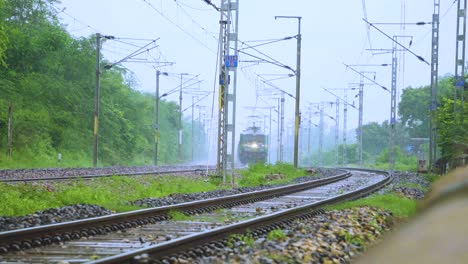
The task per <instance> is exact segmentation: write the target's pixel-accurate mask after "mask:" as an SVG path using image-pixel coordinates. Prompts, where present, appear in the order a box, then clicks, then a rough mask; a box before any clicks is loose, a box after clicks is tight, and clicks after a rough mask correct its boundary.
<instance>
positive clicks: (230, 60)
mask: <svg viewBox="0 0 468 264" xmlns="http://www.w3.org/2000/svg"><path fill="white" fill-rule="evenodd" d="M238 62H239V56H237V55H226V56H224V64H225V65H226V67H232V68H236V67H237V65H238Z"/></svg>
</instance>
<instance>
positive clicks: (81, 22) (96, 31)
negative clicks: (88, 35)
mask: <svg viewBox="0 0 468 264" xmlns="http://www.w3.org/2000/svg"><path fill="white" fill-rule="evenodd" d="M52 6H53V7H54V8H55V12H57V15H58V14H60V13H63V14H65V15H67V16H68V17H70V18H72V19H73V20H75V21H77V22H78V23H80V24H82V25H83V26H86V27H87V28H89V29H91V30H93V31H94V32H95V33H99V32H101V31H100V30H99V29H97V28H95V27H92V26H90V25H89V24H87V23H85V22H83V21H81V20H79V19H77V18H76V17H74V16H72V15H70V14H69V13H67V12H65V9H66V7H64V8H63V9H62V10H60V11H59V8H58V7H57V6H55V5H54V4H52ZM81 30H82V29H81Z"/></svg>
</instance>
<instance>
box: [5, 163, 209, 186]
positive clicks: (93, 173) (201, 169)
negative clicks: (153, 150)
mask: <svg viewBox="0 0 468 264" xmlns="http://www.w3.org/2000/svg"><path fill="white" fill-rule="evenodd" d="M214 169H215V167H214V166H202V165H197V166H182V165H180V166H144V167H109V168H74V169H73V168H53V169H18V170H0V182H4V183H18V182H38V181H57V180H59V181H60V180H73V179H95V178H100V177H111V176H116V175H119V176H142V175H160V174H172V173H180V174H183V173H198V174H200V175H204V174H205V172H206V171H213V170H214Z"/></svg>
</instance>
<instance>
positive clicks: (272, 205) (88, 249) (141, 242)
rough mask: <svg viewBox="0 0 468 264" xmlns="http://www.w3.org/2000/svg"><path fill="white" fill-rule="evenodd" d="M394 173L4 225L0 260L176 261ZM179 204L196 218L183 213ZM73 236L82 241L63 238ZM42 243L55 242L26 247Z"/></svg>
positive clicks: (309, 211)
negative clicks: (62, 220) (96, 215)
mask: <svg viewBox="0 0 468 264" xmlns="http://www.w3.org/2000/svg"><path fill="white" fill-rule="evenodd" d="M390 180H391V178H390V176H389V175H386V174H384V173H381V172H379V173H376V172H371V171H360V172H357V171H354V172H353V173H349V172H344V173H342V174H340V175H337V176H334V177H330V178H326V179H321V180H317V181H312V182H307V183H301V184H295V185H290V186H284V187H278V188H274V189H271V190H264V191H258V192H253V193H247V194H241V195H234V196H229V197H223V198H217V199H210V200H204V201H198V202H192V203H186V204H179V205H174V206H166V207H160V208H153V209H146V210H140V211H137V212H131V213H125V214H118V215H112V216H106V217H100V218H95V219H88V220H80V221H75V222H70V223H64V224H57V225H52V226H43V227H37V228H30V229H23V230H17V231H10V232H3V233H0V245H1V246H0V252H3V254H2V255H0V257H1V258H0V261H2V262H1V263H22V262H26V263H83V262H90V261H94V262H95V263H121V262H134V261H138V262H140V261H141V262H145V263H146V262H147V261H149V259H151V261H153V260H164V259H165V260H166V261H169V262H170V259H171V257H172V258H174V257H176V256H177V255H174V254H179V252H184V253H183V254H185V255H186V256H191V257H197V256H202V255H204V254H207V253H209V252H210V251H212V250H213V249H214V248H216V247H217V246H222V245H223V242H213V241H214V240H220V239H224V238H226V237H227V236H229V235H231V234H234V233H243V232H245V230H247V229H250V230H252V231H253V234H254V235H255V234H259V233H262V232H268V231H270V230H272V229H275V228H278V227H281V226H283V225H285V224H287V223H288V222H290V221H292V220H293V219H295V218H298V217H307V216H310V215H313V214H315V213H316V211H317V209H318V208H320V207H321V206H324V205H327V204H330V203H336V202H339V201H343V200H346V199H352V198H357V197H360V196H364V195H366V194H368V193H370V192H373V191H375V190H377V189H379V188H381V187H382V186H384V185H385V184H387V183H388V182H389V181H390ZM176 211H179V212H184V213H185V215H189V216H190V218H187V219H183V218H182V219H177V213H174V212H176ZM178 214H179V216H180V215H181V213H178ZM171 216H172V217H173V219H171ZM177 220H179V221H177ZM111 231H117V232H111ZM97 234H101V235H97ZM80 237H85V238H84V239H83V238H82V239H78V238H80ZM72 239H78V240H73V241H68V242H63V241H66V240H72ZM54 241H55V242H57V243H53V242H54ZM44 244H49V245H48V246H46V247H40V248H39V247H37V248H32V249H27V248H31V247H34V246H40V245H44ZM25 249H27V250H25Z"/></svg>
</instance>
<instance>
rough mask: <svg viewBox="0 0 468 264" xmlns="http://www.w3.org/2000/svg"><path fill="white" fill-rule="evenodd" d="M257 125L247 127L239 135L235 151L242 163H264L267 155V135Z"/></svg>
mask: <svg viewBox="0 0 468 264" xmlns="http://www.w3.org/2000/svg"><path fill="white" fill-rule="evenodd" d="M259 131H260V128H259V127H255V126H253V127H249V128H247V129H246V130H245V131H244V133H242V134H241V135H240V140H239V145H238V148H237V153H238V156H239V161H240V162H241V163H242V164H253V163H258V162H261V163H265V162H266V161H267V157H268V136H267V135H265V134H262V133H260V132H259Z"/></svg>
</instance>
